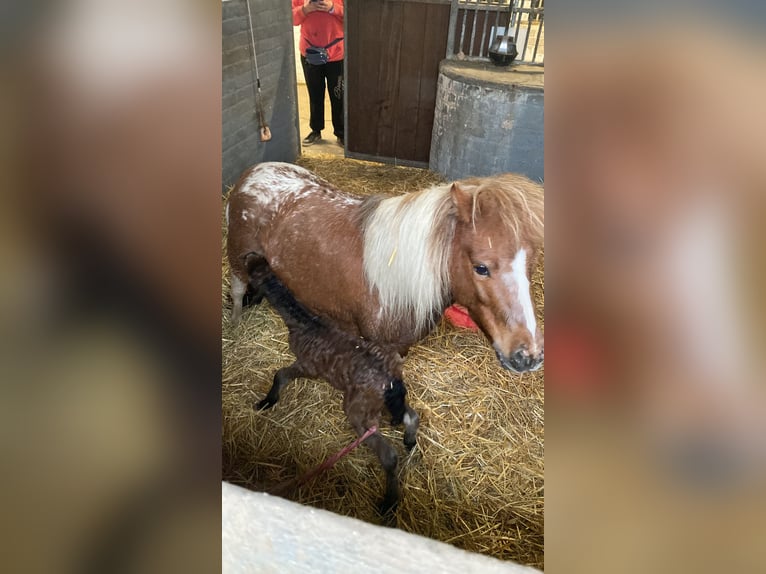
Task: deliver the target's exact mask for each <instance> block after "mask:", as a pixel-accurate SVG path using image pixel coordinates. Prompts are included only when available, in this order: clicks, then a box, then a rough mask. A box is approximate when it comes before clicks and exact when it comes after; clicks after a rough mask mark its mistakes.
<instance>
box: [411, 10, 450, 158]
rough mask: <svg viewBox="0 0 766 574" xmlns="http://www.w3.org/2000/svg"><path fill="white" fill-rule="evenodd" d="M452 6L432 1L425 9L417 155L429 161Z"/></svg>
mask: <svg viewBox="0 0 766 574" xmlns="http://www.w3.org/2000/svg"><path fill="white" fill-rule="evenodd" d="M449 20H450V6H449V5H446V6H445V5H441V6H440V5H436V4H430V5H429V6H428V7H427V10H426V21H427V22H428V34H426V35H425V42H424V44H423V60H422V63H421V78H420V90H419V93H418V109H419V113H418V120H417V128H416V130H415V147H416V148H417V150H418V154H417V157H416V159H419V160H421V161H426V162H428V160H429V156H430V154H431V131H432V130H433V125H434V113H435V111H436V86H437V82H438V80H439V63H440V62H441V61H442V59H443V55H444V53H445V52H446V50H447V33H448V29H449Z"/></svg>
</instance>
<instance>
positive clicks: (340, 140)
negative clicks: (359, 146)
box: [338, 137, 346, 147]
mask: <svg viewBox="0 0 766 574" xmlns="http://www.w3.org/2000/svg"><path fill="white" fill-rule="evenodd" d="M338 145H339V146H340V147H345V145H346V141H345V140H344V139H343V138H342V137H339V138H338Z"/></svg>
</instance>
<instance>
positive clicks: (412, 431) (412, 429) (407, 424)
mask: <svg viewBox="0 0 766 574" xmlns="http://www.w3.org/2000/svg"><path fill="white" fill-rule="evenodd" d="M402 422H404V446H406V447H407V450H412V447H414V446H415V444H416V441H415V435H417V433H418V425H419V424H420V417H419V416H418V413H416V412H415V411H414V409H413V408H412V407H410V405H407V406H406V407H405V413H404V418H403V419H402Z"/></svg>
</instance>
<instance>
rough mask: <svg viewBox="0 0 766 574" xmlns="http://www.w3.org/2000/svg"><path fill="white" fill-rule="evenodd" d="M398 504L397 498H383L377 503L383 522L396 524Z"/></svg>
mask: <svg viewBox="0 0 766 574" xmlns="http://www.w3.org/2000/svg"><path fill="white" fill-rule="evenodd" d="M398 506H399V501H398V500H389V499H388V498H384V499H383V500H381V501H380V504H379V505H378V512H380V515H381V516H382V517H383V522H384V523H386V524H389V525H390V524H391V523H394V524H396V508H397V507H398Z"/></svg>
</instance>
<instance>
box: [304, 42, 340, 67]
mask: <svg viewBox="0 0 766 574" xmlns="http://www.w3.org/2000/svg"><path fill="white" fill-rule="evenodd" d="M341 40H343V38H335V40H333V41H332V42H330V43H329V44H327V45H326V46H325V47H324V48H320V47H319V46H314V44H312V43H311V42H309V47H308V48H306V61H307V62H308V63H309V64H311V65H312V66H321V65H323V64H326V63H327V62H328V61H329V55H328V54H327V48H330V47H331V46H334V45H335V44H337V43H338V42H340V41H341Z"/></svg>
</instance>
